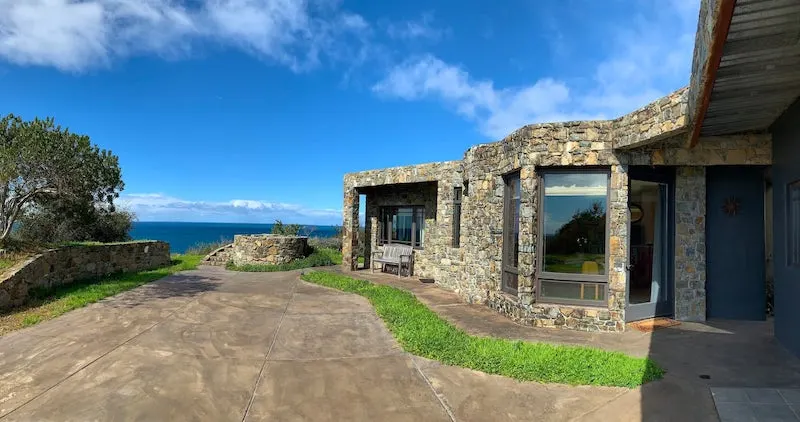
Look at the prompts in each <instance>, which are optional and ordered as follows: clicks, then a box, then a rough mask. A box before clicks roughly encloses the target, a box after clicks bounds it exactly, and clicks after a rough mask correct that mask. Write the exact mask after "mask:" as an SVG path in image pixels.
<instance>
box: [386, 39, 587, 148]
mask: <svg viewBox="0 0 800 422" xmlns="http://www.w3.org/2000/svg"><path fill="white" fill-rule="evenodd" d="M372 89H373V91H374V92H376V93H377V94H379V95H382V96H386V97H397V98H400V99H404V100H407V101H413V100H420V99H424V98H437V99H440V100H442V101H444V102H445V103H447V104H448V105H449V106H451V107H453V109H454V110H455V111H456V112H458V113H459V114H461V115H463V116H465V117H466V118H468V119H471V120H474V121H476V122H477V123H478V124H479V126H480V130H481V131H482V132H483V133H484V134H486V135H487V136H491V137H495V138H497V137H502V136H504V135H506V134H508V132H509V129H510V128H517V127H519V126H522V125H524V124H527V123H532V122H536V121H560V120H578V119H587V118H592V117H601V116H591V115H588V114H583V113H576V112H572V111H570V110H569V107H567V106H568V105H570V102H571V99H570V90H569V87H567V85H566V84H565V83H564V82H561V81H558V80H555V79H540V80H539V81H537V82H536V83H534V84H533V85H527V86H520V87H509V88H496V87H495V86H494V82H492V81H491V80H475V79H473V78H471V77H470V75H469V74H468V73H467V71H465V70H464V69H462V68H461V67H459V66H456V65H451V64H448V63H445V62H444V61H442V60H440V59H438V58H437V57H434V56H432V55H425V56H421V57H415V58H412V59H409V60H407V61H406V62H404V63H401V64H399V65H397V66H395V67H394V68H393V69H392V70H391V71H390V72H389V74H388V75H387V76H386V78H384V79H383V80H382V81H380V82H379V83H377V84H376V85H375V86H373V88H372Z"/></svg>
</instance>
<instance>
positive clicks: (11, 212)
mask: <svg viewBox="0 0 800 422" xmlns="http://www.w3.org/2000/svg"><path fill="white" fill-rule="evenodd" d="M123 187H124V184H123V183H122V176H121V170H120V167H119V159H118V158H117V156H115V155H114V154H112V153H111V152H110V151H108V150H104V149H100V148H98V147H97V146H96V145H94V144H92V143H91V141H90V140H89V137H88V136H85V135H78V134H75V133H72V132H70V131H69V129H66V128H62V127H61V126H56V124H55V122H54V120H53V119H52V118H47V119H44V120H41V119H38V118H37V119H34V120H32V121H23V120H22V119H21V118H20V117H18V116H15V115H13V114H9V115H7V116H5V117H3V118H2V119H0V241H3V240H5V239H6V238H7V237H8V235H9V234H10V233H11V230H12V228H13V227H14V222H15V221H16V220H17V218H18V217H20V215H21V214H22V213H23V212H25V211H26V210H28V209H29V208H31V207H32V206H35V205H38V206H42V207H43V206H46V205H47V203H48V202H49V201H54V200H63V201H65V202H69V203H72V204H78V203H82V204H93V205H95V206H99V207H101V208H103V207H105V209H107V210H109V211H111V212H113V211H114V199H116V198H117V197H119V192H120V191H121V190H122V188H123Z"/></svg>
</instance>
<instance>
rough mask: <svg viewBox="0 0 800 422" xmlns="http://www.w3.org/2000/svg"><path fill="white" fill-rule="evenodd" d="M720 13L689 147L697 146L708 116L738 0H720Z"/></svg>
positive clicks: (704, 70) (715, 26)
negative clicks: (718, 70) (707, 112)
mask: <svg viewBox="0 0 800 422" xmlns="http://www.w3.org/2000/svg"><path fill="white" fill-rule="evenodd" d="M719 1H720V5H719V14H718V15H717V22H716V24H715V25H714V35H713V37H714V39H713V40H712V42H711V51H710V52H709V55H708V62H707V63H706V67H705V69H703V72H704V73H705V78H704V80H703V87H702V92H701V94H700V95H701V99H702V100H701V103H700V109H699V110H697V115H696V116H695V119H694V127H693V128H692V134H691V135H690V137H689V148H694V147H695V146H697V141H698V140H699V139H700V130H701V129H702V127H703V120H705V118H706V111H708V104H709V103H710V102H711V92H712V91H713V90H714V81H715V80H716V78H717V69H718V68H719V63H720V61H721V60H722V50H723V48H724V47H725V40H727V39H728V30H729V29H730V27H731V19H733V8H734V6H735V5H736V0H719Z"/></svg>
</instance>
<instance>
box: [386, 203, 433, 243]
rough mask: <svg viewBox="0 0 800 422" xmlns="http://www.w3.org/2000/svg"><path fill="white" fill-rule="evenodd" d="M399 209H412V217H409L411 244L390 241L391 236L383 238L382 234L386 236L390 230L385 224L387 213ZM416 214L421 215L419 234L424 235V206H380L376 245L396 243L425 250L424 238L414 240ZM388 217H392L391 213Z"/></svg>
mask: <svg viewBox="0 0 800 422" xmlns="http://www.w3.org/2000/svg"><path fill="white" fill-rule="evenodd" d="M400 208H411V209H412V216H411V227H412V229H411V238H412V239H413V240H412V242H408V243H407V242H402V241H396V240H394V239H391V234H388V236H386V237H384V234H387V233H388V231H389V228H390V225H388V224H387V222H386V216H387V211H390V212H391V211H395V212H396V210H398V209H400ZM417 212H420V213H422V230H420V232H421V233H425V206H424V205H382V206H380V207H379V215H380V221H379V223H380V229H379V230H378V245H379V246H383V245H391V244H393V243H397V244H400V245H410V246H411V247H412V248H414V249H425V236H424V235H423V236H422V239H416V238H415V228H416V227H415V225H416V220H417ZM388 215H392V214H391V213H390V214H388ZM414 241H418V242H417V243H419V245H418V246H416V245H414V244H413V243H414Z"/></svg>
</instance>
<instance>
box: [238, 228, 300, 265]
mask: <svg viewBox="0 0 800 422" xmlns="http://www.w3.org/2000/svg"><path fill="white" fill-rule="evenodd" d="M307 249H308V237H305V236H281V235H275V234H256V235H241V234H237V235H235V236H233V250H232V251H231V256H232V258H233V263H234V264H236V265H246V264H268V265H280V264H285V263H288V262H291V261H294V260H296V259H300V258H303V257H305V255H306V250H307Z"/></svg>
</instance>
